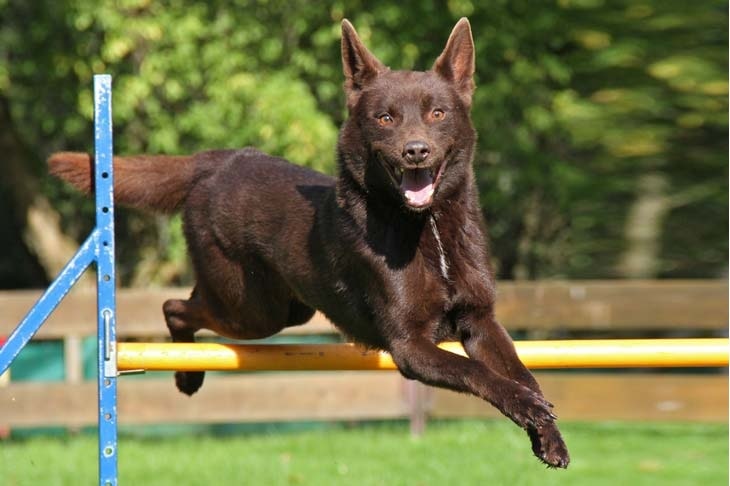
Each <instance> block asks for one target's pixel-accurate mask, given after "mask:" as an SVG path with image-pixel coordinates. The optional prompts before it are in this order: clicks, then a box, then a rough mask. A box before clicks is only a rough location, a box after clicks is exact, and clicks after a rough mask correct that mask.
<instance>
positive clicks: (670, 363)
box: [0, 75, 730, 486]
mask: <svg viewBox="0 0 730 486" xmlns="http://www.w3.org/2000/svg"><path fill="white" fill-rule="evenodd" d="M94 130H95V164H96V168H95V171H96V174H95V187H96V206H97V208H96V209H97V210H96V214H97V222H96V228H95V229H94V230H93V231H92V233H91V234H90V235H89V237H88V238H87V240H86V241H85V242H84V243H83V244H82V246H81V248H80V249H79V251H78V253H77V254H76V255H75V256H74V257H73V258H72V260H71V261H70V262H69V263H68V264H67V266H66V267H65V268H64V270H63V271H62V272H61V274H59V276H58V277H57V278H56V280H55V281H54V282H53V283H52V284H51V285H50V286H49V288H48V289H47V291H46V292H45V293H44V294H43V296H42V297H41V298H40V299H39V300H38V302H37V303H36V305H35V306H34V307H33V308H32V309H31V310H30V311H29V312H28V314H27V315H26V317H25V318H24V319H23V321H22V322H21V323H20V324H19V325H18V327H17V328H16V329H15V331H14V332H13V333H12V334H11V335H10V337H9V338H8V340H7V342H6V343H5V344H4V345H3V346H2V347H0V374H2V373H3V372H4V371H5V370H7V368H9V366H10V364H11V363H12V361H13V359H14V358H15V357H16V356H17V355H18V354H19V353H20V351H21V350H22V348H23V347H24V346H25V345H26V344H27V343H28V342H29V341H30V339H31V338H32V337H33V335H34V334H35V333H36V331H37V330H38V329H39V328H40V326H41V325H42V324H43V322H44V321H45V320H46V319H47V318H48V316H49V315H50V314H51V312H52V311H53V310H54V309H55V307H56V306H57V305H58V303H59V302H60V301H61V300H62V299H63V297H65V295H66V294H67V293H68V291H69V290H70V289H71V287H72V286H73V285H74V284H75V283H76V281H77V280H78V279H79V277H80V276H81V274H82V273H83V272H84V271H85V270H86V268H88V267H89V266H90V265H91V264H92V263H96V265H97V275H98V277H97V284H98V286H97V295H98V299H97V321H98V347H97V363H98V366H97V371H98V384H99V388H98V390H99V394H98V402H99V408H98V409H99V416H98V417H99V422H98V424H99V428H98V433H99V484H100V485H102V486H116V485H117V483H118V468H117V416H116V410H117V393H116V385H117V377H118V375H119V374H120V373H123V372H133V371H158V370H183V371H203V370H205V371H207V370H211V371H212V370H229V371H230V370H250V371H254V370H256V371H260V370H394V369H396V367H395V364H394V363H393V360H392V359H391V358H390V356H389V355H388V354H387V353H384V352H374V351H366V350H363V349H362V348H360V347H357V346H354V345H351V344H326V345H285V344H278V345H250V344H245V345H233V344H215V343H198V344H184V343H117V342H116V302H115V291H114V289H115V268H114V203H113V197H112V193H113V189H112V187H113V173H112V126H111V77H110V76H109V75H96V76H94ZM515 345H516V347H517V351H518V354H519V356H520V359H521V360H522V361H524V363H525V364H526V365H527V366H528V367H530V368H533V369H559V368H635V367H650V368H654V367H681V368H684V367H724V366H727V365H728V349H729V348H728V346H729V345H730V341H729V340H728V339H727V338H716V339H715V338H713V339H709V338H707V339H704V338H703V339H631V340H569V341H529V342H527V341H522V342H516V343H515ZM441 347H442V348H443V349H445V350H447V351H450V352H454V353H458V354H463V353H464V351H463V349H462V348H461V346H460V345H459V344H458V343H444V344H443V345H442V346H441Z"/></svg>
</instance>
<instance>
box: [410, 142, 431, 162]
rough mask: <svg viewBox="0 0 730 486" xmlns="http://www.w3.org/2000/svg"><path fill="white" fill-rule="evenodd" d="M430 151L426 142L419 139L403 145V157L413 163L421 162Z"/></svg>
mask: <svg viewBox="0 0 730 486" xmlns="http://www.w3.org/2000/svg"><path fill="white" fill-rule="evenodd" d="M430 153H431V149H430V148H429V146H428V144H427V143H426V142H423V141H421V140H416V141H412V142H408V143H407V144H406V146H405V147H403V158H404V159H406V160H407V161H408V162H411V163H413V164H418V163H420V162H423V161H424V160H426V157H428V154H430Z"/></svg>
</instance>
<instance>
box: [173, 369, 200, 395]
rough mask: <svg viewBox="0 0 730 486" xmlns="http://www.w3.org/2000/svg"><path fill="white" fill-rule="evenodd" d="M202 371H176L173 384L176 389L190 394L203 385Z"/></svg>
mask: <svg viewBox="0 0 730 486" xmlns="http://www.w3.org/2000/svg"><path fill="white" fill-rule="evenodd" d="M203 378H205V372H204V371H176V372H175V385H176V386H177V389H178V390H180V391H181V392H183V393H184V394H186V395H188V396H190V395H192V394H193V393H195V392H196V391H198V390H199V389H200V387H201V386H203Z"/></svg>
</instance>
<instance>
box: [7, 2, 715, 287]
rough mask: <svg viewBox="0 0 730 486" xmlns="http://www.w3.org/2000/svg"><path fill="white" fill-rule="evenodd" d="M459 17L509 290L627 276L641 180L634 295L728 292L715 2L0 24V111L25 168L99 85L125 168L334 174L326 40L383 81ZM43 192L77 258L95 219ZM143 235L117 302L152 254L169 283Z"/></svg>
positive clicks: (155, 231) (113, 11)
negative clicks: (655, 193)
mask: <svg viewBox="0 0 730 486" xmlns="http://www.w3.org/2000/svg"><path fill="white" fill-rule="evenodd" d="M463 15H466V16H468V17H469V19H470V21H471V24H472V29H473V32H474V38H475V43H476V49H477V74H476V77H477V84H478V89H477V92H476V95H475V99H474V104H473V117H474V124H475V126H476V128H477V130H478V132H479V148H478V153H477V157H476V160H475V164H476V171H477V178H478V183H479V185H480V189H481V197H482V200H481V202H482V205H483V208H484V212H485V214H486V216H487V219H488V222H489V225H490V231H491V236H492V240H493V253H494V256H495V263H496V265H497V269H498V273H499V275H500V276H501V277H505V278H514V277H517V278H537V277H573V278H586V277H592V278H595V277H602V278H605V277H613V276H621V275H622V270H621V259H622V255H624V254H625V253H626V252H627V251H629V250H630V249H631V248H632V245H633V244H634V243H633V242H632V241H631V240H630V239H629V238H628V237H627V224H630V220H629V219H628V214H629V213H630V212H631V210H632V207H633V206H634V205H635V204H636V203H637V201H639V199H640V198H641V196H642V186H641V184H640V181H641V180H642V176H643V175H646V174H650V175H658V176H660V177H661V179H662V180H663V181H665V184H664V185H663V186H662V191H663V193H662V194H660V195H661V196H662V199H660V200H661V201H663V204H664V205H665V206H666V210H665V211H664V212H662V213H661V221H659V222H658V226H659V228H660V232H659V234H658V235H657V236H656V238H655V239H657V241H658V242H657V243H656V245H654V246H655V247H656V251H655V253H656V254H654V255H651V257H652V258H653V259H655V260H656V265H655V267H656V270H655V271H652V272H653V273H652V274H648V275H645V276H647V277H653V276H673V277H695V276H705V277H707V276H716V275H718V274H724V272H725V271H726V266H727V260H728V256H727V253H728V248H727V230H728V217H727V211H726V208H727V204H728V200H727V180H728V178H727V128H728V115H727V113H728V104H727V92H728V82H727V69H728V54H727V42H728V37H727V5H726V4H725V3H721V2H714V1H710V0H700V1H699V2H692V3H690V4H688V3H686V2H681V1H679V0H645V1H642V2H640V3H637V2H634V1H629V0H622V1H614V2H604V1H602V0H558V1H556V2H555V3H552V2H530V1H527V0H514V1H508V0H498V1H492V2H474V1H471V0H450V1H448V2H436V1H433V0H425V1H419V2H406V3H402V2H401V3H398V4H395V3H393V2H385V1H381V0H376V1H371V2H367V3H365V2H362V1H352V2H342V1H334V2H327V3H321V4H317V5H316V6H314V5H312V4H311V3H310V2H305V1H303V0H297V1H294V2H280V1H274V0H238V1H236V2H223V1H211V2H191V1H185V0H177V1H174V2H164V3H163V2H150V1H149V0H125V1H121V2H118V1H117V2H111V1H102V2H98V1H91V0H67V1H61V2H51V1H49V0H41V1H38V2H20V1H16V2H7V3H6V4H5V5H4V6H3V8H2V9H0V16H1V17H2V24H0V99H4V100H7V102H8V103H9V105H10V108H11V113H12V116H13V123H14V127H12V128H13V130H15V131H16V132H18V133H20V134H22V137H23V139H24V141H25V143H26V144H27V145H28V146H30V147H33V150H34V151H35V153H36V154H37V155H38V161H40V160H42V159H43V158H45V157H46V156H47V154H48V153H50V152H51V151H53V150H58V149H77V150H79V149H80V150H89V149H90V148H91V136H90V133H91V131H90V123H91V93H90V84H91V76H92V74H93V73H96V72H109V73H111V74H113V75H114V118H115V119H114V123H115V137H116V138H115V149H116V151H117V152H118V153H136V152H161V153H187V152H194V151H198V150H202V149H207V148H214V147H240V146H245V145H255V146H257V147H259V148H261V149H263V150H265V151H267V152H270V153H273V154H276V155H281V156H284V157H286V158H289V159H291V160H292V161H295V162H297V163H300V164H304V165H307V166H310V167H313V168H315V169H318V170H323V171H325V172H330V173H331V172H333V170H334V163H333V159H334V146H335V141H336V127H337V125H339V124H340V123H341V122H342V120H343V118H344V116H345V112H344V108H343V96H342V94H341V84H342V74H341V69H340V60H339V21H340V20H341V19H342V18H343V17H345V16H346V17H348V18H350V19H351V20H352V21H353V23H354V24H355V26H356V27H357V29H358V31H359V33H360V34H361V36H362V38H363V40H364V41H365V42H366V44H368V45H369V46H370V47H371V48H372V50H373V52H374V53H375V54H376V55H377V56H379V57H380V58H381V59H382V60H383V61H384V62H385V63H386V64H387V65H390V66H391V67H392V68H394V69H428V68H429V67H430V66H431V64H432V63H433V60H434V59H435V58H436V56H437V55H438V54H439V52H440V51H441V49H442V48H443V45H444V42H445V40H446V38H447V36H448V33H449V31H450V29H451V28H452V27H453V25H454V22H455V21H456V19H458V18H459V17H460V16H463ZM38 161H32V163H33V165H34V171H35V172H36V173H37V174H38V175H39V176H41V174H42V173H43V168H42V164H41V163H40V162H38ZM48 192H49V195H50V197H51V198H52V200H54V201H55V202H56V203H57V207H58V208H59V210H60V212H61V214H62V216H63V217H64V224H65V227H67V228H69V230H70V231H71V232H73V233H75V234H77V235H79V236H81V235H82V234H83V230H84V229H85V225H84V224H81V223H79V222H78V219H79V216H78V215H77V209H75V208H78V207H79V206H81V207H83V208H85V209H84V211H85V214H88V213H89V209H88V208H89V206H88V203H85V202H82V200H81V199H80V198H78V197H75V196H71V195H69V192H68V190H66V189H62V188H60V187H59V185H58V184H56V183H50V184H48ZM85 204H86V205H85ZM657 217H659V216H657ZM150 221H151V220H150V218H149V217H146V216H140V215H139V214H136V213H130V212H125V211H121V212H120V220H119V223H118V227H119V228H120V244H121V245H120V247H121V248H124V247H126V249H124V250H122V251H121V252H120V259H121V269H120V270H121V271H120V273H121V275H122V276H123V278H124V280H125V281H126V282H131V281H135V282H137V283H140V284H142V283H145V282H146V281H149V280H153V281H159V282H161V283H169V282H170V280H169V275H168V276H165V275H157V276H155V272H154V271H151V272H146V273H145V275H149V277H145V278H140V277H139V273H140V272H139V270H138V269H137V268H136V265H137V263H136V262H137V261H138V260H140V259H141V258H142V256H143V253H144V252H145V251H149V249H153V250H154V251H155V254H156V255H158V257H159V258H160V259H161V260H162V263H164V262H176V263H177V264H178V265H182V261H183V260H181V258H182V257H181V256H180V252H179V248H178V247H177V246H176V245H172V246H170V247H169V248H168V246H167V245H166V243H165V241H166V239H165V238H166V237H165V236H164V235H165V234H166V233H165V232H166V231H167V230H166V229H165V228H164V227H165V225H166V224H167V223H165V222H164V221H162V222H161V221H160V220H157V224H150ZM130 247H131V248H130ZM163 273H164V272H163ZM173 273H174V274H175V275H178V277H175V278H173V280H172V281H177V280H176V279H177V278H180V277H179V276H180V275H184V274H185V271H184V270H180V271H179V272H177V273H175V272H173ZM650 273H651V272H650ZM135 275H137V277H135Z"/></svg>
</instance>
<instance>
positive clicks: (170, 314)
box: [162, 291, 210, 395]
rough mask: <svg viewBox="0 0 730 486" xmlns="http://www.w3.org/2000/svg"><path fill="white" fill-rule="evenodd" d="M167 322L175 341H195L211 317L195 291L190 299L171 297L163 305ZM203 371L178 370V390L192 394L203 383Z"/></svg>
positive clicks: (176, 377) (176, 374) (176, 373)
mask: <svg viewBox="0 0 730 486" xmlns="http://www.w3.org/2000/svg"><path fill="white" fill-rule="evenodd" d="M162 311H163V313H164V314H165V322H166V323H167V328H168V330H169V331H170V336H171V337H172V341H173V342H175V343H193V342H195V333H196V332H197V331H198V330H200V329H202V328H203V327H206V326H205V323H206V322H207V321H209V320H210V317H209V315H208V313H207V311H206V310H205V308H204V307H203V305H202V303H201V302H200V300H199V299H198V298H197V297H196V295H195V291H193V294H192V296H191V297H190V299H188V300H178V299H171V300H168V301H165V303H164V304H163V305H162ZM204 377H205V372H203V371H176V372H175V384H176V385H177V388H178V390H180V391H181V392H183V393H185V394H186V395H192V394H193V393H195V392H196V391H198V389H200V387H201V386H202V385H203V378H204Z"/></svg>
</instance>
